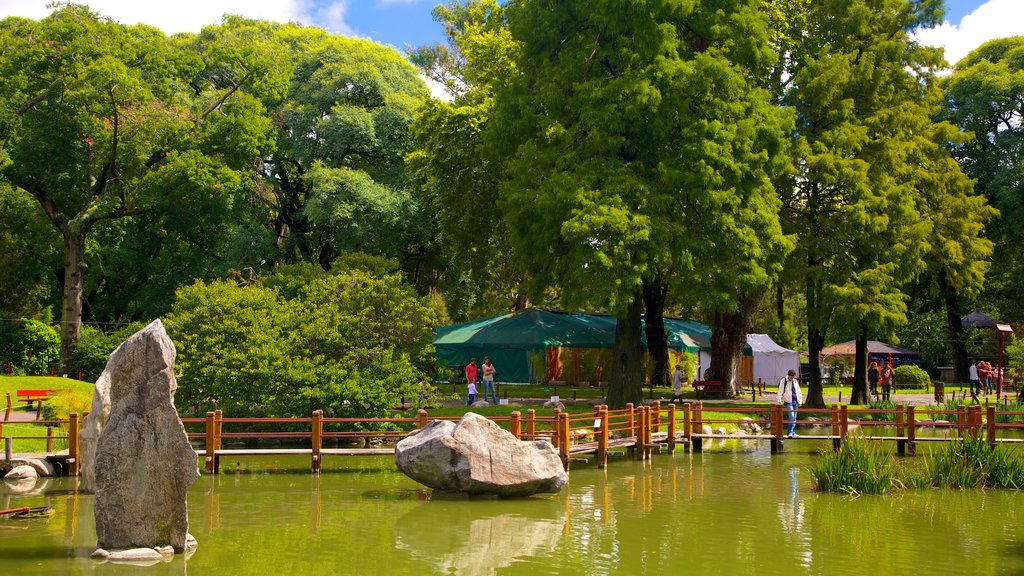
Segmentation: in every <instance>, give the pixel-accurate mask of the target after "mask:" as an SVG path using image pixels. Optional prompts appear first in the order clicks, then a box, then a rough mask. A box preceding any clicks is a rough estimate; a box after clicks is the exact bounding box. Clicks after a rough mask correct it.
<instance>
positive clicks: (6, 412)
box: [4, 392, 11, 422]
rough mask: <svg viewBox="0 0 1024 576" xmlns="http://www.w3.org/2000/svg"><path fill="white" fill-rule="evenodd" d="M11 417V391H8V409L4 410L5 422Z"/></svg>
mask: <svg viewBox="0 0 1024 576" xmlns="http://www.w3.org/2000/svg"><path fill="white" fill-rule="evenodd" d="M10 419H11V393H10V392H8V393H7V410H6V411H4V422H7V421H8V420H10Z"/></svg>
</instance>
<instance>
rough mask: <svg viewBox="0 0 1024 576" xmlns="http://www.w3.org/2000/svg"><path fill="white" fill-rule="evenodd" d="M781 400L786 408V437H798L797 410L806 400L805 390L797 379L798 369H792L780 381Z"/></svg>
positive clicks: (779, 396) (779, 394)
mask: <svg viewBox="0 0 1024 576" xmlns="http://www.w3.org/2000/svg"><path fill="white" fill-rule="evenodd" d="M778 398H779V402H781V403H782V405H783V407H784V408H785V409H786V437H787V438H795V437H796V410H797V408H799V407H800V404H802V403H803V401H804V394H803V391H802V390H800V382H799V381H798V380H797V379H796V370H790V371H789V372H788V373H787V374H786V376H785V377H784V378H783V379H782V380H780V381H779V392H778Z"/></svg>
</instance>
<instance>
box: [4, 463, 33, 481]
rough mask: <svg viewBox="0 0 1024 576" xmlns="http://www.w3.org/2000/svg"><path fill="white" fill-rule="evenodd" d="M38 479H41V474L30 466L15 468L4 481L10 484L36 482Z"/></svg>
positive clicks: (24, 465) (23, 465)
mask: <svg viewBox="0 0 1024 576" xmlns="http://www.w3.org/2000/svg"><path fill="white" fill-rule="evenodd" d="M36 478H39V472H38V471H37V470H36V469H35V468H33V467H32V466H29V465H28V464H22V465H21V466H15V467H14V468H11V471H10V472H8V473H7V475H6V476H4V480H7V481H8V482H21V481H28V480H31V481H32V482H35V481H36Z"/></svg>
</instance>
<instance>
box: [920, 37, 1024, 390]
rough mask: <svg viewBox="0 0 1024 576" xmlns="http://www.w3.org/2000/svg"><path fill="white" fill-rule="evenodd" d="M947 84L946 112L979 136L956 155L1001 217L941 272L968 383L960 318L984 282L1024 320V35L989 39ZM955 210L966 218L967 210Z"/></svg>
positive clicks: (956, 354) (1008, 313) (979, 217)
mask: <svg viewBox="0 0 1024 576" xmlns="http://www.w3.org/2000/svg"><path fill="white" fill-rule="evenodd" d="M944 87H945V96H946V98H945V103H946V111H945V112H944V114H943V118H946V119H948V120H949V121H951V122H954V123H955V124H956V125H957V126H959V127H960V129H961V130H963V131H965V132H968V133H970V134H971V135H972V137H971V138H967V139H958V140H951V141H952V142H953V143H954V144H953V146H952V154H953V156H954V157H955V158H956V159H957V161H958V162H959V163H960V165H961V166H962V167H963V169H964V171H965V172H967V174H968V175H970V176H971V178H973V179H974V181H975V186H974V190H975V192H976V193H977V194H979V195H981V196H983V197H984V198H986V199H987V200H988V202H989V203H990V204H991V205H992V206H994V207H995V208H998V209H999V210H1000V212H1001V215H1002V217H1001V218H1000V219H998V220H997V221H995V222H994V223H993V224H994V225H991V226H988V227H986V228H985V236H986V238H987V239H988V241H984V240H983V241H980V242H979V243H978V244H976V245H975V246H973V247H969V248H968V249H967V250H964V251H963V253H962V255H961V262H960V266H959V267H950V268H945V267H944V268H943V269H942V270H940V273H939V287H940V289H941V290H942V295H943V298H944V301H945V303H946V310H947V317H948V328H949V334H950V340H951V344H952V349H953V362H954V368H955V369H956V372H957V377H958V379H960V380H961V381H966V379H967V367H968V359H967V349H966V345H965V339H964V334H963V330H962V327H961V325H960V317H961V316H962V315H963V314H965V313H966V312H968V311H969V309H968V306H970V304H971V303H973V302H975V301H976V298H977V296H978V294H979V292H980V288H981V286H982V282H983V281H986V280H987V285H988V287H987V288H986V290H985V295H984V301H985V303H986V304H987V305H988V306H992V307H994V309H995V310H994V311H995V312H997V313H999V314H1000V315H1002V316H1004V317H1006V318H1008V319H1013V320H1018V321H1019V320H1021V319H1024V307H1022V306H1021V305H1020V303H1021V302H1022V301H1024V291H1022V289H1021V283H1020V277H1021V274H1022V273H1024V267H1022V265H1021V259H1020V257H1019V251H1020V246H1021V244H1022V243H1024V234H1022V232H1021V230H1022V226H1021V224H1022V223H1024V126H1022V123H1024V36H1016V37H1013V38H1000V39H998V40H993V41H991V42H987V43H985V44H983V45H982V46H980V47H979V48H977V49H976V50H974V51H973V52H971V53H970V54H968V55H967V57H965V58H964V59H963V60H961V61H960V62H958V63H957V64H956V67H955V68H954V70H953V74H952V75H951V76H950V77H949V78H947V79H946V81H945V85H944ZM985 210H986V208H985V207H983V206H979V207H977V208H976V209H975V210H973V211H972V212H973V213H974V214H975V215H976V218H975V219H974V221H973V222H971V223H968V224H967V226H972V227H973V228H975V229H977V228H978V227H980V226H982V225H984V224H985V222H986V220H988V219H990V218H991V217H992V213H991V212H985ZM954 214H955V215H956V216H959V217H965V216H966V215H965V214H964V212H963V211H957V212H955V213H954ZM991 243H994V249H995V254H994V261H995V265H994V266H993V267H992V269H991V270H989V268H988V266H987V262H986V261H985V259H986V257H987V255H988V253H989V252H990V251H991V250H992V244H991ZM986 277H987V278H986Z"/></svg>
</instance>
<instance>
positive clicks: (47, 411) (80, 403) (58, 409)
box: [41, 389, 92, 450]
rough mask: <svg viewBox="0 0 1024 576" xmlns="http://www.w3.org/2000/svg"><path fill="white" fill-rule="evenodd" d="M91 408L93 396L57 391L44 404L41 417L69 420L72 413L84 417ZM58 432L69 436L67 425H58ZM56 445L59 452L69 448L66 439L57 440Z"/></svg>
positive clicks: (84, 393)
mask: <svg viewBox="0 0 1024 576" xmlns="http://www.w3.org/2000/svg"><path fill="white" fill-rule="evenodd" d="M91 407H92V394H90V393H88V392H79V391H77V390H68V389H64V390H57V392H56V394H54V395H53V396H51V397H50V399H49V400H47V401H46V402H43V409H42V414H41V416H42V417H43V420H67V419H68V418H69V417H70V416H71V413H72V412H77V413H78V414H79V416H82V415H84V414H85V413H86V412H88V411H89V408H91ZM57 430H58V434H57V435H58V436H65V437H66V436H67V435H68V425H67V424H59V425H57ZM54 445H55V446H56V448H57V449H58V450H60V449H64V448H67V447H68V441H67V439H66V438H57V439H56V440H55V441H54Z"/></svg>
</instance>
